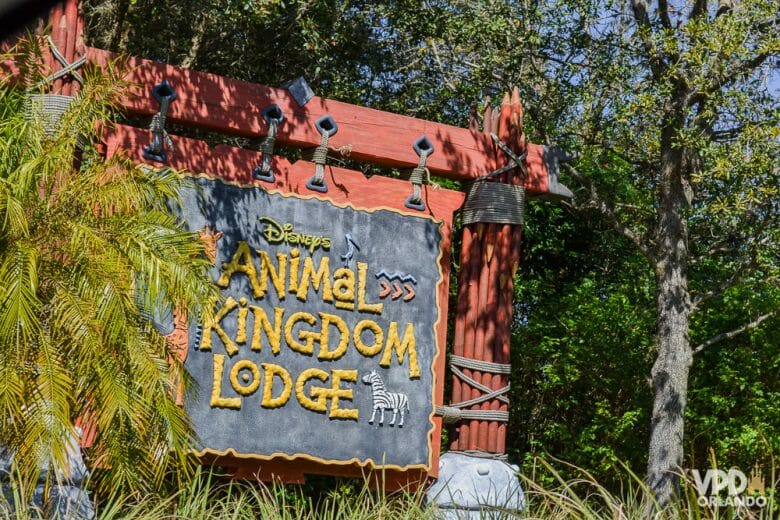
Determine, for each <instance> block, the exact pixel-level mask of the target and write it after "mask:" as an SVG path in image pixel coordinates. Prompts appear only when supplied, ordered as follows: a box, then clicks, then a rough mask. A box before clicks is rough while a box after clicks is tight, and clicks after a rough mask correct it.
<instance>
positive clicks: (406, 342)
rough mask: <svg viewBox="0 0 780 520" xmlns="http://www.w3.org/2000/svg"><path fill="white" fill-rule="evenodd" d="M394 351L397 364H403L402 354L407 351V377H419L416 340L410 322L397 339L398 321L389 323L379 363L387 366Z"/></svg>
mask: <svg viewBox="0 0 780 520" xmlns="http://www.w3.org/2000/svg"><path fill="white" fill-rule="evenodd" d="M393 351H395V355H396V358H397V359H398V364H399V365H403V363H404V355H405V354H406V353H407V352H408V353H409V377H420V367H419V366H418V365H417V340H416V339H415V337H414V325H413V324H411V323H407V324H406V330H405V331H404V337H403V339H402V340H399V339H398V323H397V322H395V321H394V322H392V323H390V327H389V328H388V330H387V344H386V345H385V351H384V353H383V354H382V359H381V361H379V364H380V365H381V366H383V367H389V366H390V361H391V359H392V356H393Z"/></svg>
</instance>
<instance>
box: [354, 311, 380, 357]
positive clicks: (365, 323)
mask: <svg viewBox="0 0 780 520" xmlns="http://www.w3.org/2000/svg"><path fill="white" fill-rule="evenodd" d="M366 329H368V330H370V331H371V332H372V333H373V334H374V344H373V345H371V346H370V347H369V346H368V345H366V344H365V343H363V331H364V330H366ZM352 339H353V340H354V341H355V347H356V348H357V349H358V352H360V353H361V354H363V355H364V356H366V357H373V356H376V355H377V354H379V352H380V351H381V350H382V342H383V341H384V339H385V334H384V332H382V328H381V327H380V326H379V325H377V324H376V322H373V321H371V320H362V321H359V322H358V324H357V325H355V330H354V331H353V332H352Z"/></svg>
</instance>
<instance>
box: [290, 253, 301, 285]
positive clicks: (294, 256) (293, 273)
mask: <svg viewBox="0 0 780 520" xmlns="http://www.w3.org/2000/svg"><path fill="white" fill-rule="evenodd" d="M300 255H301V252H300V251H298V248H297V247H295V248H293V249H292V250H290V287H289V288H288V289H287V290H288V291H289V292H291V293H293V294H295V293H296V292H297V291H298V274H299V269H300V265H301V259H300Z"/></svg>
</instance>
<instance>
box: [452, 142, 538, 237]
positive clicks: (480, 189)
mask: <svg viewBox="0 0 780 520" xmlns="http://www.w3.org/2000/svg"><path fill="white" fill-rule="evenodd" d="M490 136H491V137H492V138H493V141H494V142H495V143H496V146H498V148H499V149H500V150H501V151H502V152H504V153H505V154H506V155H507V157H508V158H509V160H508V161H507V164H505V165H504V166H502V167H501V168H499V169H497V170H495V171H492V172H490V173H488V174H486V175H483V176H482V177H479V178H477V179H475V180H474V182H472V183H471V184H470V185H469V186H468V189H467V192H466V202H465V204H464V205H463V224H464V225H469V224H474V223H477V222H486V223H493V224H512V225H518V226H521V225H523V213H524V210H525V187H524V186H523V185H522V184H519V185H518V184H506V183H503V182H487V181H488V180H489V179H493V178H495V177H497V176H498V175H500V174H502V173H504V172H507V171H510V170H513V169H515V168H518V169H519V170H520V175H521V179H525V177H526V169H525V158H526V156H527V155H528V152H527V151H526V152H524V153H522V154H521V155H517V154H515V153H514V152H513V151H512V150H511V149H510V148H509V147H508V146H507V145H506V144H504V143H503V142H502V141H501V140H500V139H499V138H498V136H497V135H496V134H490Z"/></svg>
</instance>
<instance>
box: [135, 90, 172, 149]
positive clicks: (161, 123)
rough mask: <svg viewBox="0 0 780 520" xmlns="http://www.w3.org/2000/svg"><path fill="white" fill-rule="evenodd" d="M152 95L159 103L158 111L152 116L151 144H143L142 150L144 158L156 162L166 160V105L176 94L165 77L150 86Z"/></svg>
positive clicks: (167, 105) (168, 104)
mask: <svg viewBox="0 0 780 520" xmlns="http://www.w3.org/2000/svg"><path fill="white" fill-rule="evenodd" d="M152 96H154V99H156V100H157V101H158V102H159V103H160V111H159V112H157V113H156V114H155V115H154V117H153V118H152V124H151V130H152V144H150V145H148V146H145V147H144V151H143V157H144V159H148V160H150V161H156V162H162V163H164V162H166V161H167V157H166V155H165V142H166V137H167V134H166V133H165V118H166V116H167V114H168V107H169V106H170V104H171V102H172V101H174V100H175V99H176V98H177V97H178V94H176V90H175V89H174V88H173V86H172V85H171V84H170V83H168V80H167V79H164V80H162V82H160V83H158V84H157V85H155V86H154V87H152Z"/></svg>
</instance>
